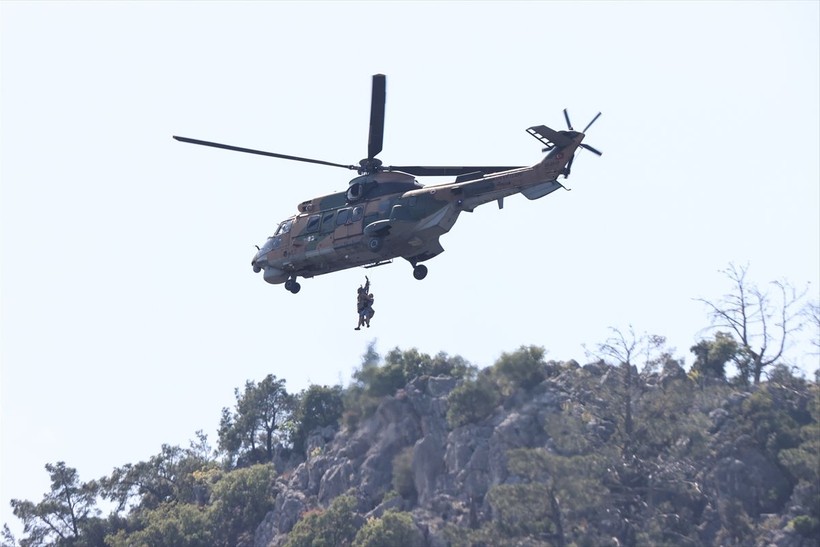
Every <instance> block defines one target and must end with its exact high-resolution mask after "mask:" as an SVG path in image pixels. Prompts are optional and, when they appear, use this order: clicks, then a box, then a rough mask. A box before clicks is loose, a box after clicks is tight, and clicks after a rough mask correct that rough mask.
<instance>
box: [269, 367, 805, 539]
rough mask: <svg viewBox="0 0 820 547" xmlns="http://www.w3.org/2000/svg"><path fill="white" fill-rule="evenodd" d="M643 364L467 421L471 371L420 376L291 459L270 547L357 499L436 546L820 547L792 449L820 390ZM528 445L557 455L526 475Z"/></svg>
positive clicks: (523, 392)
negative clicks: (456, 413)
mask: <svg viewBox="0 0 820 547" xmlns="http://www.w3.org/2000/svg"><path fill="white" fill-rule="evenodd" d="M630 372H631V373H632V374H631V375H629V376H628V378H629V382H630V383H629V384H628V385H625V384H624V378H625V376H624V374H623V369H622V368H616V367H611V366H607V365H604V364H603V363H596V364H590V365H587V366H583V367H581V366H578V365H577V364H576V363H574V362H569V363H555V362H551V363H548V364H546V365H545V367H544V371H543V376H542V377H543V380H541V381H540V382H538V383H536V384H533V385H518V386H514V389H510V390H508V391H507V392H506V393H505V394H504V396H503V397H501V398H500V399H499V401H500V402H499V404H498V405H497V406H496V407H495V409H494V410H492V412H490V413H489V415H488V416H486V417H483V418H481V419H479V420H475V421H473V422H471V423H466V424H464V425H460V426H458V427H451V422H452V420H451V422H448V419H447V410H448V396H449V395H450V394H451V393H452V392H453V390H454V389H455V388H456V387H457V386H458V385H459V383H460V382H462V380H456V379H454V378H450V377H429V376H422V377H418V378H416V379H414V380H412V381H411V382H410V383H408V384H407V385H406V386H405V387H404V388H403V389H400V390H398V391H397V392H396V393H395V394H393V395H391V396H388V397H385V398H384V399H382V400H381V402H380V404H379V405H378V407H377V408H376V410H375V412H373V413H372V414H371V415H370V416H367V417H365V418H362V419H361V420H359V422H358V423H357V424H356V426H355V427H350V428H341V429H336V428H331V427H328V428H324V429H321V430H317V431H315V432H313V434H312V435H311V436H310V437H309V439H308V442H307V450H306V453H307V456H306V459H304V461H296V462H292V463H290V464H288V463H285V462H283V461H280V462H279V464H278V466H279V467H280V475H279V477H278V479H277V480H276V483H275V490H276V501H275V508H274V510H273V511H270V512H269V513H268V514H267V516H266V518H265V520H264V521H263V522H262V524H260V525H259V527H258V528H257V531H256V535H255V541H254V545H255V547H274V546H281V545H285V544H286V543H287V541H288V534H289V532H291V530H292V529H293V527H294V526H295V525H296V523H297V522H298V521H299V519H300V517H301V516H302V515H304V514H305V513H306V512H308V511H311V510H316V509H318V510H321V509H323V508H327V507H328V506H329V505H330V504H331V503H332V502H333V500H334V499H336V498H337V497H339V496H341V495H343V494H348V495H352V496H354V497H355V500H356V515H355V518H356V519H358V522H359V523H361V522H366V521H367V519H370V518H377V517H381V516H382V515H383V514H384V513H385V512H386V511H390V510H393V511H402V512H407V513H410V514H411V515H412V518H413V522H414V523H415V525H416V526H417V527H418V529H419V531H420V533H421V536H422V537H423V541H424V544H425V545H427V546H430V547H439V546H441V547H444V546H447V545H453V544H460V545H471V544H472V545H481V544H484V545H486V544H489V543H487V542H493V541H499V542H504V541H509V542H510V544H517V545H565V544H570V543H572V542H576V543H579V544H584V543H586V544H590V545H592V544H596V543H598V542H600V541H603V540H606V541H607V542H609V543H610V544H612V545H617V544H633V545H641V544H649V543H647V542H650V541H651V542H653V543H654V542H655V541H658V540H660V539H662V540H663V541H664V542H666V543H667V544H674V545H677V544H680V545H686V544H695V545H697V544H701V545H712V544H720V543H723V544H727V545H728V544H749V545H755V544H759V545H778V546H781V547H787V546H809V545H817V544H818V542H817V539H816V537H812V535H813V534H814V531H816V530H818V528H817V527H816V522H815V521H813V520H812V519H814V518H815V517H814V515H817V514H818V512H820V507H818V505H820V501H818V497H817V493H818V492H820V488H819V487H818V485H817V484H811V482H812V480H813V477H816V476H817V469H815V470H813V471H812V470H808V471H806V473H807V474H806V476H805V477H800V476H798V475H799V474H800V473H799V472H797V471H795V469H796V468H797V466H796V465H791V466H790V465H789V463H788V461H787V460H788V458H789V457H791V458H792V459H794V458H796V457H798V455H796V454H793V453H791V452H788V450H799V449H800V447H801V446H802V447H803V450H804V451H805V449H806V448H807V447H811V446H817V444H816V443H815V444H814V445H813V444H811V443H813V442H815V441H814V440H812V438H808V440H806V433H805V432H806V431H810V432H811V435H814V431H816V424H817V422H816V415H812V413H811V410H812V408H813V406H812V405H814V406H815V407H816V406H817V401H816V398H817V389H816V387H817V386H816V384H811V383H807V382H802V383H801V382H798V381H797V380H795V382H796V385H782V384H777V383H773V382H772V383H770V385H768V386H755V387H746V388H738V387H732V386H730V385H728V384H727V383H726V382H725V381H716V380H715V381H711V382H708V381H696V380H693V379H691V378H689V377H687V375H686V374H685V373H684V372H683V371H682V369H680V368H679V367H678V368H676V367H667V368H665V369H664V373H654V374H638V371H637V370H635V369H634V368H633V369H632V370H631V371H630ZM797 384H799V385H797ZM761 393H762V394H761ZM764 395H765V396H764ZM812 427H813V428H814V429H807V428H812ZM801 432H802V433H801ZM783 435H788V436H791V437H790V438H789V439H784V438H782V436H783ZM801 435H803V436H802V437H801ZM570 441H571V442H570ZM570 445H571V446H572V447H574V448H572V447H571V446H570ZM784 447H785V448H784ZM515 449H533V450H535V451H537V452H533V454H540V455H541V456H539V457H540V458H541V460H538V461H543V462H546V463H545V464H544V465H542V466H541V468H539V469H540V471H539V472H535V471H533V472H532V473H529V472H524V471H522V470H521V469H520V467H521V466H518V467H516V468H515V469H513V470H511V462H510V455H511V454H513V451H514V450H515ZM784 451H785V452H784ZM522 454H525V455H526V454H528V453H527V452H523V453H522ZM803 457H805V454H803ZM814 461H815V463H818V465H820V462H817V459H814ZM804 463H805V462H804ZM801 465H802V464H801ZM398 467H401V469H398ZM536 467H537V466H536ZM561 470H565V471H563V472H562V471H561ZM539 473H540V474H539ZM812 473H813V474H812ZM400 474H401V475H400ZM539 477H540V478H539ZM402 481H403V482H402ZM536 487H537V488H541V489H540V490H538V489H536V490H532V488H536ZM526 488H530V490H527V489H526ZM492 492H495V494H493V495H490V494H491V493H492ZM528 492H536V493H539V492H540V493H541V494H539V496H541V495H543V497H541V499H540V505H542V506H543V510H539V511H541V512H540V513H539V512H535V513H533V514H531V515H530V516H529V517H527V515H526V514H523V513H522V516H520V517H519V516H516V517H515V520H511V517H510V515H511V514H513V513H514V512H516V511H521V512H526V510H528V509H530V510H531V509H532V508H526V507H521V508H518V509H516V506H515V503H516V499H517V500H519V501H521V500H523V499H524V498H525V496H524V494H526V493H528ZM508 494H509V495H511V496H512V499H511V500H510V499H508V497H507V498H505V496H507V495H508ZM812 503H813V504H814V505H812ZM807 505H808V506H807ZM533 515H534V516H533ZM527 518H529V519H530V521H540V522H536V524H533V523H532V522H530V523H529V524H528V521H527ZM454 531H456V533H455V534H454ZM458 531H463V533H458ZM471 534H472V535H471ZM476 538H479V539H476ZM480 538H484V539H480ZM488 538H489V539H488ZM492 538H496V540H493V539H492ZM498 538H501V539H498ZM505 538H506V539H505ZM513 538H518V539H513ZM602 538H603V539H602ZM749 538H754V539H753V541H752V540H750V539H749ZM749 541H752V543H749Z"/></svg>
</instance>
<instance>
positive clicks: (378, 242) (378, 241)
mask: <svg viewBox="0 0 820 547" xmlns="http://www.w3.org/2000/svg"><path fill="white" fill-rule="evenodd" d="M383 245H384V240H383V239H382V238H380V237H371V238H370V240H369V241H368V242H367V248H368V249H370V251H371V252H374V253H378V252H379V251H381V250H382V246H383Z"/></svg>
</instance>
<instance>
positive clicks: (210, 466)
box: [100, 435, 217, 511]
mask: <svg viewBox="0 0 820 547" xmlns="http://www.w3.org/2000/svg"><path fill="white" fill-rule="evenodd" d="M199 441H200V444H199V445H192V447H191V448H187V449H185V448H180V447H179V446H171V445H167V444H164V445H162V449H161V450H160V452H159V454H156V455H154V456H151V458H149V459H148V461H144V462H138V463H135V464H130V463H129V464H126V465H124V466H122V467H118V468H116V469H114V471H113V472H112V473H111V476H109V477H105V478H102V479H100V487H101V494H102V496H103V497H104V498H106V499H109V500H111V501H113V502H115V503H116V504H117V507H116V510H117V511H123V510H125V509H126V508H127V507H128V506H129V505H131V504H134V505H135V508H136V509H137V510H139V511H143V510H150V509H155V508H157V507H159V505H161V504H163V503H170V502H182V503H195V504H199V505H203V504H205V503H207V502H208V497H209V493H208V488H207V485H206V484H204V483H203V482H202V481H201V480H200V476H201V474H202V473H206V472H208V471H210V470H215V469H216V467H217V465H216V463H215V462H214V461H212V460H210V459H208V457H207V454H208V452H209V449H208V448H204V447H205V446H206V444H207V443H206V440H205V437H204V435H200V438H199Z"/></svg>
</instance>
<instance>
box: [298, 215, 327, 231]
mask: <svg viewBox="0 0 820 547" xmlns="http://www.w3.org/2000/svg"><path fill="white" fill-rule="evenodd" d="M321 220H322V217H321V215H312V216H311V217H310V218H308V223H307V226H306V227H305V231H304V232H302V233H304V234H309V233H311V232H315V231H317V230H318V229H319V223H320V222H321Z"/></svg>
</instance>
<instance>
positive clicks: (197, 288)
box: [0, 1, 820, 530]
mask: <svg viewBox="0 0 820 547" xmlns="http://www.w3.org/2000/svg"><path fill="white" fill-rule="evenodd" d="M819 6H820V3H818V2H816V1H800V2H788V1H786V2H736V1H733V2H723V3H721V2H677V3H676V2H667V1H665V2H656V3H653V2H635V3H624V2H600V3H599V2H582V3H561V2H548V3H538V2H529V1H528V2H521V3H514V2H503V3H502V2H477V3H472V2H453V3H446V2H435V3H433V2H430V3H423V2H406V3H402V2H384V3H377V2H361V3H354V2H328V3H324V2H305V3H288V2H273V3H264V2H246V3H228V2H224V3H223V2H202V3H200V2H179V3H172V2H167V3H166V2H162V3H155V2H134V3H127V2H110V3H105V2H88V3H72V2H56V3H49V2H8V1H4V2H2V3H0V17H2V28H1V29H0V30H1V32H0V35H2V80H1V83H0V86H1V87H0V91H1V92H2V95H1V96H0V97H1V99H2V103H1V106H2V112H1V114H2V118H0V125H1V126H2V143H1V146H2V148H1V149H0V165H2V172H1V175H2V187H1V188H2V190H1V191H2V194H0V202H1V203H2V206H1V207H2V209H1V212H2V294H1V295H0V296H1V297H2V344H1V345H0V348H2V350H1V351H2V355H1V356H2V408H0V410H1V412H0V419H2V423H1V425H2V451H1V452H0V458H1V459H2V464H0V472H1V473H2V475H1V476H0V479H1V481H0V525H2V523H3V522H8V523H9V524H10V525H12V528H13V529H14V530H19V528H18V527H19V521H17V519H16V518H15V517H13V515H12V514H11V509H10V508H9V505H8V501H9V500H10V499H11V498H23V499H30V500H32V501H35V502H36V501H39V500H40V499H41V497H42V495H43V494H44V493H45V492H46V491H47V490H48V488H49V483H48V475H47V473H46V471H45V470H44V465H45V464H46V463H50V462H56V461H65V462H66V463H67V464H68V465H69V466H71V467H75V468H77V470H78V472H79V474H80V477H81V479H82V480H91V479H95V478H99V477H101V476H103V475H108V474H110V472H111V471H112V470H113V468H114V467H118V466H121V465H123V464H125V463H135V462H138V461H141V460H145V459H147V458H148V457H150V456H151V455H153V454H156V453H158V452H159V450H160V446H161V445H162V444H163V443H168V444H177V445H187V443H188V440H190V439H192V438H194V435H195V432H196V431H197V430H200V429H201V430H204V431H205V432H206V433H208V434H209V437H210V439H211V441H212V444H214V445H216V438H215V430H216V428H217V426H218V423H219V417H220V410H221V409H222V407H224V406H232V405H233V403H234V398H233V390H234V388H236V387H240V386H242V385H243V384H244V382H245V381H246V380H253V381H259V380H261V379H262V378H264V377H265V375H267V374H269V373H272V374H275V375H276V376H277V377H279V378H284V379H285V380H286V381H287V388H288V389H289V391H292V392H298V391H299V390H300V389H303V388H305V387H307V386H308V385H309V384H310V383H319V384H335V383H339V382H342V383H344V384H346V383H347V382H348V381H349V379H350V375H351V373H352V372H353V370H354V369H355V368H356V367H357V366H358V365H359V363H360V358H361V355H362V354H363V353H364V351H365V349H366V346H367V344H368V342H370V341H372V340H376V348H377V350H378V351H379V352H381V353H382V354H384V353H386V352H387V351H389V350H390V349H392V348H394V347H399V348H401V349H411V348H414V347H415V348H418V349H419V350H420V351H423V352H426V353H429V354H435V353H438V352H439V351H445V352H447V353H449V354H451V355H456V354H458V355H461V356H463V357H464V358H465V359H467V360H468V361H470V362H471V363H473V364H475V365H477V366H479V367H486V366H489V365H492V364H493V362H494V361H495V360H496V359H497V358H498V356H499V355H500V354H501V353H502V352H509V351H514V350H515V349H517V348H518V347H519V346H521V345H529V344H534V345H538V346H543V347H545V348H546V349H547V351H548V353H547V358H551V359H561V360H564V359H570V358H574V359H576V360H578V361H580V362H585V359H586V356H585V354H584V349H583V348H582V344H587V345H588V346H594V345H595V344H596V343H599V342H602V341H604V340H605V339H606V338H607V336H608V335H609V330H608V328H609V327H617V328H621V329H628V328H629V325H632V326H633V327H634V329H635V330H636V332H639V333H640V332H644V331H647V332H650V333H654V334H660V335H664V336H666V337H667V338H668V340H669V344H670V345H671V346H673V347H675V348H677V351H676V355H678V356H680V357H684V358H686V361H687V364H690V363H691V360H692V358H691V354H690V353H689V351H688V348H689V347H690V346H691V345H693V344H694V343H695V342H696V341H697V340H699V339H700V338H702V337H704V336H705V334H704V333H703V332H702V329H703V328H704V327H706V326H708V319H707V310H706V309H705V308H704V307H703V305H702V304H700V303H698V302H696V301H695V300H694V299H696V298H698V297H704V298H710V299H718V298H719V297H720V296H721V295H723V294H724V293H725V292H727V291H728V290H729V288H730V287H729V285H728V283H727V280H726V278H725V277H723V276H722V275H721V274H720V273H719V270H721V269H723V268H725V267H726V266H727V265H728V264H729V263H730V262H734V263H738V264H749V277H750V279H751V280H752V281H754V282H755V283H757V284H758V285H761V286H763V285H765V284H766V283H767V282H769V281H771V280H775V279H786V280H788V281H790V282H791V283H793V284H794V285H796V286H800V287H802V286H804V285H806V284H807V283H811V284H812V285H811V288H810V294H811V295H813V296H814V297H815V298H817V294H818V289H817V287H818V282H820V214H819V213H820V160H819V159H818V150H820V71H819V69H818V67H820V9H819ZM376 73H383V74H386V75H387V105H386V123H385V134H384V149H383V151H382V153H381V154H380V155H379V158H380V159H382V160H383V161H384V163H385V164H388V165H389V164H396V165H402V164H404V165H408V164H411V165H442V164H443V165H459V164H467V165H476V164H478V165H482V164H483V165H531V164H534V163H537V162H538V161H539V160H540V159H541V157H542V152H541V147H540V146H539V143H538V142H537V141H535V140H534V139H533V138H532V137H530V136H529V135H528V134H527V133H526V131H525V130H526V128H527V127H530V126H532V125H541V124H544V125H548V126H550V127H553V128H555V129H564V128H565V126H564V119H563V116H562V113H561V111H562V109H564V108H568V109H569V112H570V115H571V117H572V121H573V122H574V125H575V127H576V128H578V127H583V126H585V125H586V123H587V122H588V121H589V120H590V119H591V118H592V117H593V116H594V115H595V114H596V113H597V112H598V111H601V112H603V115H602V116H601V118H600V119H599V120H598V121H597V122H596V123H595V125H593V126H592V128H591V129H590V130H589V132H588V136H587V139H586V142H588V143H589V144H591V145H593V146H595V147H596V148H598V149H599V150H601V151H602V152H603V156H602V157H600V158H599V157H596V156H594V155H593V154H590V153H588V152H581V153H580V155H579V156H578V158H576V161H575V163H574V164H573V172H572V176H571V177H570V178H569V180H568V181H567V186H568V187H569V188H571V189H572V191H571V192H564V191H560V192H556V193H554V194H552V195H550V196H547V197H545V198H543V199H541V200H537V201H529V200H527V199H525V198H524V197H523V196H515V197H512V198H509V199H507V200H506V201H505V207H504V209H503V210H499V209H498V208H497V207H496V206H495V204H488V205H485V206H482V207H480V208H478V209H477V210H476V211H475V212H474V213H472V214H466V213H465V214H463V215H462V216H461V218H460V219H459V221H458V223H457V224H456V225H455V227H454V229H453V230H452V231H451V232H450V233H449V234H447V235H445V236H444V237H443V238H442V240H441V242H442V245H443V246H444V248H445V252H444V253H443V254H441V255H440V256H439V257H436V258H435V259H433V260H431V261H429V262H427V263H426V264H427V266H428V268H429V270H430V273H429V275H428V276H427V278H426V279H425V280H423V281H416V280H415V279H413V276H412V273H411V267H410V265H409V264H408V263H407V262H406V261H403V260H397V261H396V262H394V263H393V264H391V265H388V266H384V267H379V268H375V269H371V270H363V269H355V270H348V271H345V272H341V273H336V274H331V275H328V276H320V277H316V278H313V279H308V280H300V281H301V284H302V290H301V292H300V293H299V294H297V295H293V294H290V293H288V292H287V291H285V290H284V288H283V287H282V286H272V285H268V284H266V283H265V282H264V281H263V280H262V277H261V274H254V273H253V271H252V270H251V266H250V261H251V258H252V257H253V254H254V252H255V248H254V244H262V243H263V242H264V240H265V239H266V237H267V236H268V235H270V234H271V233H272V231H273V229H274V228H275V226H276V224H277V223H278V222H279V221H281V220H283V219H285V218H287V217H289V216H290V215H292V214H294V213H295V212H296V205H297V204H298V203H300V202H301V201H304V200H306V199H309V198H312V197H315V196H320V195H324V194H327V193H330V192H333V191H338V190H342V189H344V188H346V186H347V183H348V181H349V180H350V178H352V176H354V175H355V173H354V172H351V171H345V170H342V169H336V168H332V167H326V166H317V165H309V164H305V163H298V162H288V161H284V160H279V159H272V158H264V157H258V156H251V155H247V154H239V153H233V152H227V151H223V150H216V149H209V148H204V147H197V146H192V145H190V144H183V143H179V142H176V141H174V140H172V138H171V136H172V135H183V136H187V137H192V138H199V139H204V140H211V141H217V142H223V143H228V144H233V145H236V146H243V147H248V148H257V149H262V150H269V151H273V152H278V153H282V154H291V155H297V156H307V157H310V158H317V159H323V160H326V161H331V162H336V163H345V164H347V163H353V164H355V163H357V162H358V161H359V159H361V158H362V157H364V156H365V155H366V149H367V128H368V121H369V108H370V85H371V77H372V75H373V74H376ZM447 180H448V179H443V178H436V179H426V180H421V182H423V183H425V184H430V183H439V182H446V181H447ZM365 273H367V274H368V275H369V276H370V279H371V280H372V284H373V287H372V288H373V292H374V293H375V295H376V304H375V309H376V316H375V318H374V319H373V326H372V328H371V329H369V330H365V331H363V332H355V331H354V330H353V327H354V326H355V324H356V315H355V290H356V287H357V286H358V285H359V284H360V283H362V282H363V281H364V275H365ZM803 353H804V352H802V351H801V349H800V348H794V349H793V350H792V352H791V353H790V355H789V359H790V361H789V362H791V363H793V364H795V365H797V366H799V367H801V368H802V369H803V370H805V371H806V372H807V374H811V373H813V371H814V370H815V369H816V368H817V366H818V363H817V357H816V356H814V357H808V358H806V357H801V355H802V354H803Z"/></svg>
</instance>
